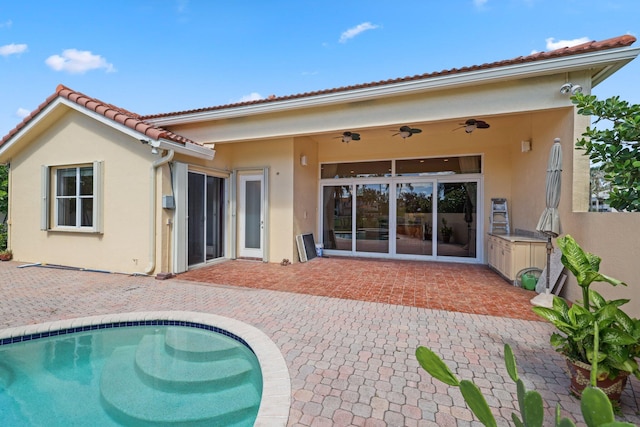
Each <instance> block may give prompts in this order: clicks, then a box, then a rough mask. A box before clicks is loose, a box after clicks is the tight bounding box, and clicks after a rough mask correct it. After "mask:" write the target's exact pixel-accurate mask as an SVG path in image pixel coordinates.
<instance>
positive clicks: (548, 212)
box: [531, 138, 562, 307]
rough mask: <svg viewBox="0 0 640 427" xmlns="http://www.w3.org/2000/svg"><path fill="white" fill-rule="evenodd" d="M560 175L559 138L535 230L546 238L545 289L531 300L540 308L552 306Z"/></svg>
mask: <svg viewBox="0 0 640 427" xmlns="http://www.w3.org/2000/svg"><path fill="white" fill-rule="evenodd" d="M561 175H562V147H561V146H560V138H556V139H554V140H553V145H552V146H551V152H550V153H549V163H548V165H547V178H546V185H545V197H546V207H545V209H544V211H543V212H542V215H541V216H540V220H539V221H538V225H537V226H536V230H538V231H539V232H541V233H543V234H544V235H546V236H547V274H546V279H547V288H546V290H545V293H544V294H542V293H541V294H539V295H537V296H536V297H535V298H533V299H532V300H531V303H532V304H534V305H538V306H542V307H552V306H553V296H552V295H550V289H549V287H550V286H551V283H550V282H551V252H552V251H553V244H552V243H551V239H552V238H554V237H558V236H559V235H560V233H561V232H562V226H561V225H560V215H559V214H558V205H559V204H560V184H561Z"/></svg>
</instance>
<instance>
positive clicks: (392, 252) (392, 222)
mask: <svg viewBox="0 0 640 427" xmlns="http://www.w3.org/2000/svg"><path fill="white" fill-rule="evenodd" d="M416 181H418V182H430V183H432V184H433V198H432V200H433V222H432V226H433V227H436V226H437V224H438V221H439V217H438V200H437V199H438V198H437V191H438V184H442V183H456V182H469V181H472V182H476V183H477V187H476V193H477V200H478V201H479V202H480V206H476V235H475V241H476V256H475V257H456V256H444V255H438V252H437V241H436V240H435V239H434V241H433V243H432V245H433V246H432V248H433V254H434V255H410V254H398V253H396V245H395V239H396V223H397V217H396V215H397V214H396V210H395V209H396V205H395V204H396V184H398V183H403V182H416ZM380 183H384V184H389V249H388V252H387V253H379V252H358V251H356V250H355V239H354V240H353V241H352V250H351V251H338V250H325V252H326V253H327V254H328V255H343V256H357V257H373V258H389V259H406V260H433V261H446V262H461V263H482V262H483V257H484V247H483V246H484V245H483V244H482V242H483V239H481V236H482V235H483V226H484V208H483V205H482V201H483V200H484V176H483V175H482V174H457V175H453V176H447V177H440V176H425V177H416V176H402V177H375V178H339V179H325V180H321V182H320V189H319V195H318V206H323V200H322V198H323V194H324V192H323V187H324V186H338V185H351V186H353V187H352V191H351V193H352V218H353V220H352V224H353V225H352V228H354V229H355V227H356V225H355V212H356V188H357V185H358V184H380ZM322 215H324V212H323V211H322V210H321V211H320V212H319V215H318V229H319V230H320V235H321V236H323V235H324V230H323V224H324V220H323V217H322ZM354 232H355V230H352V235H353V233H354ZM435 235H436V234H435V230H434V236H435Z"/></svg>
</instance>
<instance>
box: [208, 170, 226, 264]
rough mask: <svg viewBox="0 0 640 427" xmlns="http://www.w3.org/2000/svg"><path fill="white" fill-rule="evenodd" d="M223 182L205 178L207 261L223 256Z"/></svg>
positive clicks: (215, 178)
mask: <svg viewBox="0 0 640 427" xmlns="http://www.w3.org/2000/svg"><path fill="white" fill-rule="evenodd" d="M223 202H224V180H223V179H222V178H218V177H214V176H207V207H206V210H207V215H206V216H207V231H206V233H207V239H206V240H207V252H206V258H207V260H210V259H215V258H221V257H223V256H224V240H223V236H224V234H223V230H224V221H223V218H224V203H223Z"/></svg>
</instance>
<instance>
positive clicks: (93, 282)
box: [0, 262, 640, 427]
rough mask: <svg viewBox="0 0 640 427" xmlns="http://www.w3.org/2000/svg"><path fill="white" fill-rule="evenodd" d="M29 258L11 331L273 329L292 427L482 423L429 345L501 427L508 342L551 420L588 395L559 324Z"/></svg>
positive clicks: (3, 292)
mask: <svg viewBox="0 0 640 427" xmlns="http://www.w3.org/2000/svg"><path fill="white" fill-rule="evenodd" d="M18 265H19V264H18V263H16V262H2V263H0V328H6V327H12V326H18V325H24V324H32V323H39V322H44V321H52V320H58V319H68V318H74V317H83V316H91V315H98V314H107V313H114V312H133V311H151V310H172V309H174V310H190V311H198V312H206V313H213V314H217V315H222V316H227V317H232V318H236V319H238V320H241V321H243V322H246V323H248V324H251V325H253V326H255V327H257V328H259V329H261V330H262V331H264V332H265V333H266V334H267V335H268V336H269V337H270V338H271V339H272V340H273V341H274V342H275V343H276V345H277V346H278V347H279V348H280V350H281V352H282V354H283V355H284V357H285V359H286V361H287V365H288V368H289V373H290V375H291V387H292V396H293V402H292V404H291V409H290V416H289V425H290V426H352V425H353V426H456V427H470V426H479V423H478V422H477V421H473V416H472V414H471V412H470V411H469V410H468V409H467V408H466V406H465V404H464V402H463V400H462V397H461V395H460V393H459V391H458V390H456V389H451V388H450V387H447V386H444V385H443V384H440V383H438V382H436V381H432V379H431V378H430V377H429V376H428V375H427V374H426V373H424V372H423V371H422V369H421V368H420V367H419V366H418V363H417V361H416V360H415V356H414V354H415V349H416V347H417V346H419V345H425V346H428V347H431V348H433V349H434V351H436V352H437V353H439V354H441V355H442V356H443V357H444V359H445V361H446V362H447V364H448V365H449V366H451V367H452V368H453V369H454V370H455V371H456V372H457V373H458V375H459V376H460V377H462V378H468V379H473V380H474V381H475V382H476V383H477V384H478V385H479V386H480V388H481V389H482V391H483V392H484V393H485V395H486V396H487V401H488V403H489V404H490V405H491V407H492V410H493V412H494V413H495V414H496V416H497V417H498V423H499V425H501V426H502V425H510V424H511V421H510V420H511V412H512V411H513V410H514V409H515V408H516V403H515V402H516V400H515V399H516V397H515V394H516V390H515V386H514V385H513V383H512V382H511V380H510V379H509V378H508V375H507V373H506V370H505V369H504V362H503V359H502V353H503V345H504V343H505V342H506V343H509V344H510V345H511V346H512V347H513V350H514V353H515V355H516V357H517V360H518V368H519V372H520V376H521V377H522V378H523V379H524V381H525V384H526V386H527V387H528V388H535V389H537V390H538V391H540V392H541V393H542V395H543V398H544V399H545V402H547V403H548V404H549V405H551V406H550V407H549V408H547V421H548V422H550V421H551V420H552V413H553V410H554V408H555V405H556V403H558V402H559V403H560V404H561V407H562V411H563V414H564V415H566V416H569V417H571V418H574V419H580V418H579V415H578V414H579V413H580V410H579V401H577V400H576V399H575V398H573V397H571V396H570V395H569V394H568V392H567V388H568V378H567V376H566V374H565V367H564V363H563V360H562V358H561V357H560V355H558V354H556V353H555V352H553V351H552V350H551V349H550V347H549V344H548V339H549V336H550V334H551V332H552V331H553V329H552V327H551V326H550V325H549V324H547V323H543V322H539V321H528V320H522V319H515V318H506V317H496V316H487V315H479V314H468V313H460V312H453V311H444V310H436V309H430V308H420V307H410V306H403V305H394V304H383V303H377V302H368V301H360V300H355V299H341V298H332V297H328V296H316V295H309V294H301V293H285V292H282V291H274V290H269V289H257V288H242V287H238V286H223V285H212V284H206V285H205V284H200V283H197V282H192V281H186V280H183V279H182V278H177V279H172V280H166V281H159V280H155V279H153V278H150V277H130V276H124V275H118V274H104V273H91V272H81V271H70V270H56V269H50V268H42V267H27V268H18ZM310 265H311V264H310ZM278 268H283V269H284V268H288V267H280V266H278ZM274 286H275V285H274ZM639 396H640V386H639V384H638V381H637V380H635V379H632V381H631V386H628V387H627V389H626V391H625V394H624V396H623V401H622V403H623V405H622V411H623V414H625V420H627V421H629V422H634V423H636V424H639V423H640V417H639V416H638V415H637V413H638V410H639V408H638V405H639V403H638V402H637V398H638V397H639ZM547 425H549V423H547ZM578 425H584V424H580V423H579V424H578Z"/></svg>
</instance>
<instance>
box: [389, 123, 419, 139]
mask: <svg viewBox="0 0 640 427" xmlns="http://www.w3.org/2000/svg"><path fill="white" fill-rule="evenodd" d="M420 132H422V129H418V128H412V127H411V126H401V127H400V129H399V131H398V132H396V133H394V134H393V136H396V135H400V137H402V139H406V138H410V137H411V136H412V135H413V134H414V133H420Z"/></svg>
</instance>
